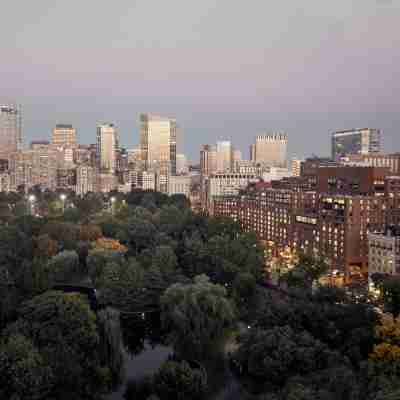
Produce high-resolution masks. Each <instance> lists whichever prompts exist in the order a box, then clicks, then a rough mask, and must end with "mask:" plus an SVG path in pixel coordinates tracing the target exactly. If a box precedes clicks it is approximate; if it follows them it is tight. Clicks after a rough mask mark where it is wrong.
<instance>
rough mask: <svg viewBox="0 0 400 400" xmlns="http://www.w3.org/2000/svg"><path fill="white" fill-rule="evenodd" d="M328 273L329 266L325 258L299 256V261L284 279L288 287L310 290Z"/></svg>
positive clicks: (301, 254)
mask: <svg viewBox="0 0 400 400" xmlns="http://www.w3.org/2000/svg"><path fill="white" fill-rule="evenodd" d="M327 271H328V264H327V263H326V262H325V260H324V259H323V258H320V257H311V256H308V255H305V254H303V253H300V254H299V258H298V261H297V263H296V265H295V266H294V268H293V269H291V270H289V271H288V272H287V273H286V274H285V275H284V276H283V277H282V279H283V280H285V281H286V282H287V284H288V286H292V287H304V288H308V289H310V288H311V287H312V285H313V283H315V282H317V281H318V279H319V278H321V276H323V275H324V274H325V273H326V272H327Z"/></svg>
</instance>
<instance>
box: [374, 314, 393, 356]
mask: <svg viewBox="0 0 400 400" xmlns="http://www.w3.org/2000/svg"><path fill="white" fill-rule="evenodd" d="M375 336H376V340H377V344H376V345H375V346H374V349H373V352H372V353H371V354H370V356H369V358H370V359H371V360H373V361H376V362H383V363H388V362H389V363H395V362H397V363H400V317H397V318H394V317H393V316H392V315H390V314H384V315H383V316H382V317H381V325H378V326H377V327H376V328H375Z"/></svg>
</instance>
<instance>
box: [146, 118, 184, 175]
mask: <svg viewBox="0 0 400 400" xmlns="http://www.w3.org/2000/svg"><path fill="white" fill-rule="evenodd" d="M176 133H177V124H176V120H175V119H170V118H164V117H160V116H157V115H152V114H141V115H140V149H141V156H142V159H143V161H145V163H146V168H147V169H152V168H154V165H155V164H158V165H161V166H162V165H166V164H170V169H171V173H172V174H173V175H175V174H176Z"/></svg>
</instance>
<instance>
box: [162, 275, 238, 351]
mask: <svg viewBox="0 0 400 400" xmlns="http://www.w3.org/2000/svg"><path fill="white" fill-rule="evenodd" d="M161 306H162V322H163V325H164V327H165V328H166V330H167V331H168V332H171V333H170V335H169V341H170V342H171V343H172V344H173V345H174V348H175V349H176V350H177V351H178V352H180V353H182V354H190V356H192V357H196V356H197V357H199V358H201V357H203V356H205V355H206V353H207V351H209V349H210V346H211V344H212V343H213V342H214V341H215V340H217V339H218V338H220V337H221V336H222V335H223V332H224V329H225V328H226V327H228V326H229V325H230V324H231V323H232V321H233V318H234V310H233V306H232V304H231V302H230V301H229V300H228V298H227V293H226V289H225V288H224V287H223V286H220V285H215V284H213V283H211V282H210V279H209V278H208V277H207V276H205V275H199V276H197V277H195V279H194V283H193V284H189V285H182V284H175V285H172V286H170V287H169V288H168V289H167V290H166V291H165V293H164V295H163V296H162V298H161Z"/></svg>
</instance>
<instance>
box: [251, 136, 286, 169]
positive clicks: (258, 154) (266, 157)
mask: <svg viewBox="0 0 400 400" xmlns="http://www.w3.org/2000/svg"><path fill="white" fill-rule="evenodd" d="M287 143H288V139H287V135H286V134H285V133H273V134H268V135H259V136H257V137H256V142H255V145H254V147H252V150H251V152H252V161H255V162H257V163H258V162H262V163H265V164H266V165H268V166H270V167H279V168H286V155H287Z"/></svg>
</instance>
